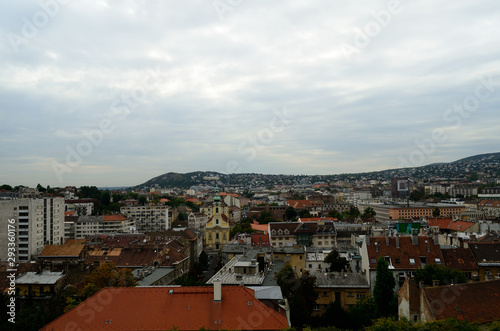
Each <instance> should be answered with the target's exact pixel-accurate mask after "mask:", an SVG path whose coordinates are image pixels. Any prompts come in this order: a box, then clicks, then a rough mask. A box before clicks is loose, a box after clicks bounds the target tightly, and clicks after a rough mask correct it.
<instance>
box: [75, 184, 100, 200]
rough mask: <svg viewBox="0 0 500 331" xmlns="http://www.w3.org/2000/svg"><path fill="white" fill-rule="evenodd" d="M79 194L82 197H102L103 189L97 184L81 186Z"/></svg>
mask: <svg viewBox="0 0 500 331" xmlns="http://www.w3.org/2000/svg"><path fill="white" fill-rule="evenodd" d="M78 195H79V197H80V198H91V199H101V191H99V189H98V188H97V187H96V186H81V187H80V188H79V189H78Z"/></svg>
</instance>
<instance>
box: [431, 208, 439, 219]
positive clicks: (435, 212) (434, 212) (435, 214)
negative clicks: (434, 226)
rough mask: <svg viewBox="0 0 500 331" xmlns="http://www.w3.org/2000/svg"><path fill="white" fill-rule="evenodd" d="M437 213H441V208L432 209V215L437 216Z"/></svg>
mask: <svg viewBox="0 0 500 331" xmlns="http://www.w3.org/2000/svg"><path fill="white" fill-rule="evenodd" d="M439 215H441V210H439V208H438V207H436V208H434V210H433V211H432V217H439Z"/></svg>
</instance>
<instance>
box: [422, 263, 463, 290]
mask: <svg viewBox="0 0 500 331" xmlns="http://www.w3.org/2000/svg"><path fill="white" fill-rule="evenodd" d="M433 280H439V285H450V284H452V283H453V284H462V283H467V277H466V276H465V274H464V273H463V272H462V271H459V270H456V269H450V268H448V267H446V266H444V265H439V264H434V263H433V264H426V265H425V266H424V267H423V268H417V269H416V270H415V281H416V282H417V283H419V282H421V281H422V282H424V284H425V285H427V286H432V285H433V284H432V281H433Z"/></svg>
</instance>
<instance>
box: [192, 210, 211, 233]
mask: <svg viewBox="0 0 500 331" xmlns="http://www.w3.org/2000/svg"><path fill="white" fill-rule="evenodd" d="M207 222H208V216H207V215H205V214H202V213H190V214H189V215H188V227H190V228H192V229H196V230H198V231H202V232H205V225H207Z"/></svg>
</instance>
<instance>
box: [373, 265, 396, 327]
mask: <svg viewBox="0 0 500 331" xmlns="http://www.w3.org/2000/svg"><path fill="white" fill-rule="evenodd" d="M395 286H396V280H395V279H394V276H393V275H392V271H390V270H389V262H387V261H386V259H385V258H384V257H383V256H381V257H379V258H378V260H377V274H376V277H375V286H374V287H373V300H374V302H375V315H376V316H379V317H389V316H395V315H397V296H396V294H395V293H394V287H395Z"/></svg>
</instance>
